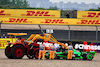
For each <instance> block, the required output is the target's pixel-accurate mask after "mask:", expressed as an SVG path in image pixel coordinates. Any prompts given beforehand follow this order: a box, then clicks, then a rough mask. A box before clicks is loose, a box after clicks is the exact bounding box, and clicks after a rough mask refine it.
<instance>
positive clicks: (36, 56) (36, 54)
mask: <svg viewBox="0 0 100 67" xmlns="http://www.w3.org/2000/svg"><path fill="white" fill-rule="evenodd" d="M34 57H35V59H38V58H39V50H36V51H35V52H34Z"/></svg>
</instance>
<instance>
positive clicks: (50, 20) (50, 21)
mask: <svg viewBox="0 0 100 67" xmlns="http://www.w3.org/2000/svg"><path fill="white" fill-rule="evenodd" d="M41 23H52V24H68V22H64V21H63V20H62V19H45V22H41Z"/></svg>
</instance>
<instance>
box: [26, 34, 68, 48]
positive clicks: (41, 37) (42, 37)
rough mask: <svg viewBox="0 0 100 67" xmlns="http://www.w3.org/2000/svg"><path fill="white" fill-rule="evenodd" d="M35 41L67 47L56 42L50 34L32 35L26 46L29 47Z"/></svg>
mask: <svg viewBox="0 0 100 67" xmlns="http://www.w3.org/2000/svg"><path fill="white" fill-rule="evenodd" d="M36 39H43V40H44V41H45V40H46V41H50V42H53V43H57V44H59V45H61V46H64V47H67V46H66V45H65V44H63V43H60V42H58V41H57V40H56V39H55V38H54V37H53V36H52V35H51V34H42V35H41V34H32V35H31V36H30V37H29V38H28V39H27V41H29V40H31V41H30V42H29V43H28V45H30V44H31V43H32V42H33V41H34V40H36Z"/></svg>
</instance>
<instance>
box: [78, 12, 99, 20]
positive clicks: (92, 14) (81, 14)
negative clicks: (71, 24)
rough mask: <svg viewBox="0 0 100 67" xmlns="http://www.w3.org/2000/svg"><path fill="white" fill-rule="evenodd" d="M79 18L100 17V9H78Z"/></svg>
mask: <svg viewBox="0 0 100 67" xmlns="http://www.w3.org/2000/svg"><path fill="white" fill-rule="evenodd" d="M77 18H99V19H100V11H77Z"/></svg>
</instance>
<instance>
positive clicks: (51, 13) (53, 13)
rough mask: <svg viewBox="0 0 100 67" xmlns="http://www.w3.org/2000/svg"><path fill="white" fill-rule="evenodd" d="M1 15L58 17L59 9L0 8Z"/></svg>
mask: <svg viewBox="0 0 100 67" xmlns="http://www.w3.org/2000/svg"><path fill="white" fill-rule="evenodd" d="M0 16H1V17H7V16H8V17H58V18H60V10H29V9H0Z"/></svg>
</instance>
